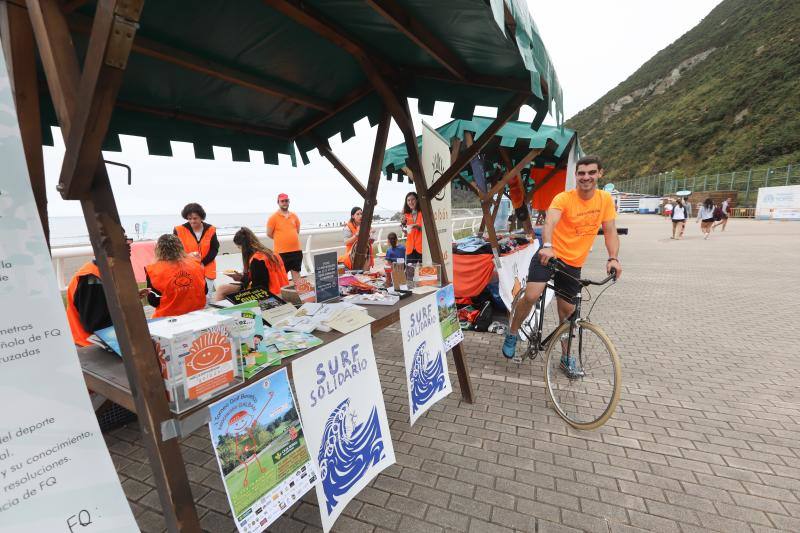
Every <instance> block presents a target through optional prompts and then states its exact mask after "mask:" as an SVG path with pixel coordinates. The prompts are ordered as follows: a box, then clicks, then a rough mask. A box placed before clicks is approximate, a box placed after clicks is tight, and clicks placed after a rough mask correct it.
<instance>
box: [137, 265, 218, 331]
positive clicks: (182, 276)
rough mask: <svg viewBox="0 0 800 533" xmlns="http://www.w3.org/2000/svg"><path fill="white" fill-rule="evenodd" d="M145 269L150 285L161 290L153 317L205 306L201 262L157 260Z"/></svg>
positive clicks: (204, 286) (177, 313)
mask: <svg viewBox="0 0 800 533" xmlns="http://www.w3.org/2000/svg"><path fill="white" fill-rule="evenodd" d="M145 270H146V271H147V276H148V277H149V278H150V285H151V286H152V287H153V289H155V290H157V291H158V292H159V293H161V301H160V303H159V305H158V307H156V311H155V312H154V313H153V318H158V317H162V316H177V315H185V314H186V313H189V312H191V311H197V310H198V309H202V308H204V307H205V306H206V277H205V273H204V271H203V265H201V264H200V262H199V261H197V260H195V259H189V258H187V259H183V260H181V261H176V262H173V261H157V262H155V263H153V264H152V265H148V266H147V267H145Z"/></svg>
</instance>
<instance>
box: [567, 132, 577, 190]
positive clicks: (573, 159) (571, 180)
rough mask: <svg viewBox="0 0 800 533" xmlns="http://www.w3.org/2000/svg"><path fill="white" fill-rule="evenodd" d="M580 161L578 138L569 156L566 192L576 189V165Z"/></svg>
mask: <svg viewBox="0 0 800 533" xmlns="http://www.w3.org/2000/svg"><path fill="white" fill-rule="evenodd" d="M578 159H580V157H579V154H578V141H577V137H576V140H575V142H574V143H572V150H570V151H569V156H567V178H566V180H565V181H564V190H565V191H569V190H571V189H574V188H575V163H577V162H578Z"/></svg>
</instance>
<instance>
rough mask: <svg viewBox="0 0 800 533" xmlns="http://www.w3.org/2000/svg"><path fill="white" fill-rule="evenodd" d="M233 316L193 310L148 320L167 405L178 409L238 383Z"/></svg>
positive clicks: (239, 363) (238, 360)
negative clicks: (160, 318)
mask: <svg viewBox="0 0 800 533" xmlns="http://www.w3.org/2000/svg"><path fill="white" fill-rule="evenodd" d="M234 331H235V319H234V318H233V317H227V316H222V315H218V314H215V313H209V312H204V311H195V312H193V313H189V314H186V315H181V316H177V317H171V318H167V319H164V320H159V321H158V322H154V323H152V324H150V335H151V337H152V339H153V342H154V344H155V347H156V353H157V354H158V357H159V363H160V364H161V375H162V376H163V378H164V385H165V386H166V388H167V398H168V400H169V402H170V409H171V410H172V412H174V413H182V412H183V411H186V410H187V409H190V408H192V407H194V406H195V405H197V404H199V403H202V402H204V401H206V400H210V399H212V398H214V397H216V396H219V395H220V394H222V393H223V392H225V391H226V390H227V389H229V388H231V387H233V386H235V385H237V384H239V383H242V381H244V378H243V369H242V359H241V351H240V348H239V339H238V338H237V337H235V335H234Z"/></svg>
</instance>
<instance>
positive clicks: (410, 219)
mask: <svg viewBox="0 0 800 533" xmlns="http://www.w3.org/2000/svg"><path fill="white" fill-rule="evenodd" d="M400 227H401V228H402V229H403V234H405V236H406V264H413V263H421V262H422V212H421V211H420V210H419V197H418V196H417V193H415V192H410V193H408V194H406V199H405V202H403V219H402V220H401V221H400Z"/></svg>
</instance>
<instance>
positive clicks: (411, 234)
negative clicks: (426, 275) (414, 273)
mask: <svg viewBox="0 0 800 533" xmlns="http://www.w3.org/2000/svg"><path fill="white" fill-rule="evenodd" d="M403 217H405V221H406V225H407V226H408V227H411V226H412V225H413V224H419V225H421V226H422V225H424V222H423V221H422V211H417V217H416V218H413V217H412V215H411V213H404V214H403ZM411 252H417V253H420V254H421V253H422V230H421V229H417V228H414V229H409V230H408V235H407V236H406V254H410V253H411Z"/></svg>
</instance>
